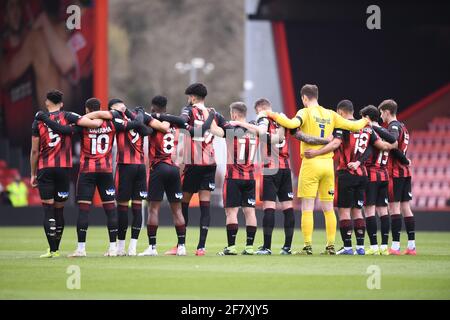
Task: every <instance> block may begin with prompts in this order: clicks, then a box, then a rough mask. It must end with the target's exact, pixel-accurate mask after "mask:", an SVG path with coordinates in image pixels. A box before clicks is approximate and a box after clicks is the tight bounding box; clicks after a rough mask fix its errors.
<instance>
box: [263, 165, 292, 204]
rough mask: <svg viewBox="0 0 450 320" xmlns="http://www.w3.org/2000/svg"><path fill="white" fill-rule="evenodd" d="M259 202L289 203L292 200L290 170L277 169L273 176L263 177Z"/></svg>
mask: <svg viewBox="0 0 450 320" xmlns="http://www.w3.org/2000/svg"><path fill="white" fill-rule="evenodd" d="M260 190H261V192H260V199H261V201H277V197H278V201H280V202H283V201H291V200H292V199H294V193H293V191H292V178H291V170H290V169H279V170H278V172H277V173H275V174H273V175H263V180H262V183H261V189H260Z"/></svg>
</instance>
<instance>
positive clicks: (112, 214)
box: [103, 203, 119, 242]
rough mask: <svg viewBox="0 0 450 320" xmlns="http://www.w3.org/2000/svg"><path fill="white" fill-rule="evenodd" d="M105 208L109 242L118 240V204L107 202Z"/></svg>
mask: <svg viewBox="0 0 450 320" xmlns="http://www.w3.org/2000/svg"><path fill="white" fill-rule="evenodd" d="M103 209H104V210H105V214H106V219H107V223H108V234H109V242H116V240H117V231H118V225H119V221H118V220H119V219H118V217H117V210H116V205H115V204H114V203H105V204H103Z"/></svg>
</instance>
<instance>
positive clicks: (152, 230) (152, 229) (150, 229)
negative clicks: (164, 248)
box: [147, 224, 158, 246]
mask: <svg viewBox="0 0 450 320" xmlns="http://www.w3.org/2000/svg"><path fill="white" fill-rule="evenodd" d="M156 231H158V226H155V225H150V224H148V225H147V235H148V244H149V245H151V246H154V245H156Z"/></svg>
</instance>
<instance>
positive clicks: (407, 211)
mask: <svg viewBox="0 0 450 320" xmlns="http://www.w3.org/2000/svg"><path fill="white" fill-rule="evenodd" d="M378 110H379V111H380V113H381V119H383V123H384V125H385V126H387V128H388V130H389V132H390V133H391V134H392V135H393V136H394V137H395V138H396V140H397V141H398V149H399V151H400V152H401V153H403V154H404V155H406V152H407V150H408V144H409V133H408V130H407V129H406V126H405V124H404V123H402V122H400V121H398V120H397V103H396V102H395V101H394V100H392V99H388V100H384V101H383V102H382V103H381V104H380V105H379V106H378ZM396 155H398V152H397V151H395V150H394V151H393V152H392V151H391V154H390V156H389V159H388V171H389V186H388V191H389V192H388V195H389V214H390V216H391V229H392V246H391V248H390V249H389V253H390V254H393V255H399V254H400V232H401V229H402V214H403V219H404V221H405V227H406V232H407V234H408V246H407V248H406V250H405V252H404V254H407V255H416V243H415V219H414V215H413V213H412V211H411V205H410V201H411V199H412V193H411V170H410V168H409V166H410V164H409V161H408V163H407V164H406V163H402V161H401V160H400V159H399V158H398V157H396Z"/></svg>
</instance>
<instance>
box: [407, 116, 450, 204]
mask: <svg viewBox="0 0 450 320" xmlns="http://www.w3.org/2000/svg"><path fill="white" fill-rule="evenodd" d="M449 134H450V117H440V118H434V119H433V120H432V121H431V122H429V124H428V130H414V131H412V132H411V143H410V146H409V150H408V157H409V158H410V159H411V161H412V164H413V165H412V168H413V173H412V174H413V186H412V187H413V194H414V198H413V203H412V204H413V206H414V207H416V208H418V209H427V210H428V209H431V210H433V209H441V210H442V209H443V208H448V207H449V200H450V140H448V136H449Z"/></svg>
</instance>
